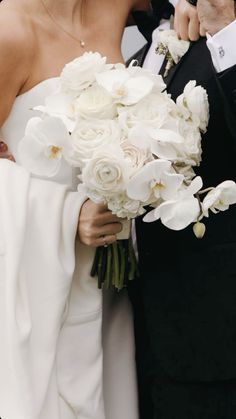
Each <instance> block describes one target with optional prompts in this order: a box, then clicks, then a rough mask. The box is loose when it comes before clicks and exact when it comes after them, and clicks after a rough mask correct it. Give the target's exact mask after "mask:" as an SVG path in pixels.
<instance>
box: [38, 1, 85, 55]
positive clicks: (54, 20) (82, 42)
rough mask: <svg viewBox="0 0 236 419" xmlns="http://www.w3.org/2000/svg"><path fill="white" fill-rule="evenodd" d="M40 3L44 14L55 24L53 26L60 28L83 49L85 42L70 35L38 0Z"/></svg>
mask: <svg viewBox="0 0 236 419" xmlns="http://www.w3.org/2000/svg"><path fill="white" fill-rule="evenodd" d="M40 1H41V3H42V6H43V7H44V9H45V11H46V13H47V14H48V16H49V17H50V19H51V20H52V21H53V22H54V23H55V25H57V27H58V28H60V29H61V30H62V31H63V32H64V33H65V34H66V35H68V36H69V37H70V38H72V39H73V40H74V41H76V42H77V43H78V44H80V46H81V47H82V48H84V47H85V41H84V40H83V39H79V38H77V37H76V36H74V35H73V34H72V33H70V32H69V31H67V30H66V29H65V28H64V27H63V26H62V25H61V24H60V23H59V22H58V21H57V20H56V19H55V17H54V16H53V14H52V13H51V12H50V10H49V9H48V7H47V6H46V4H45V3H44V0H40ZM82 9H83V2H82V5H81V12H82V11H83V10H82ZM82 17H83V15H82V13H81V20H82Z"/></svg>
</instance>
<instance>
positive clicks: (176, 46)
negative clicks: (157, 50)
mask: <svg viewBox="0 0 236 419" xmlns="http://www.w3.org/2000/svg"><path fill="white" fill-rule="evenodd" d="M157 42H158V44H163V45H164V46H165V47H167V48H168V51H169V53H170V55H171V57H172V59H173V61H174V63H175V64H177V63H178V62H179V60H180V59H181V58H182V57H183V56H184V55H185V54H186V52H187V51H188V49H189V47H190V42H189V41H184V40H181V39H179V38H178V36H177V34H176V32H175V31H174V30H173V29H168V30H164V31H159V32H158V38H157Z"/></svg>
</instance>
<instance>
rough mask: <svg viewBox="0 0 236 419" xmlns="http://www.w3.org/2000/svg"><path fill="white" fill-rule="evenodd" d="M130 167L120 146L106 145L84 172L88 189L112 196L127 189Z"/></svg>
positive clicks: (83, 177) (83, 178)
mask: <svg viewBox="0 0 236 419" xmlns="http://www.w3.org/2000/svg"><path fill="white" fill-rule="evenodd" d="M129 173H130V167H129V165H128V163H127V162H126V160H125V159H124V155H123V153H122V150H121V149H120V148H119V147H106V148H103V149H100V150H99V151H98V152H96V153H95V154H94V156H93V158H92V159H91V160H90V161H89V162H88V163H87V165H86V166H85V168H84V170H83V172H82V181H83V183H84V184H85V186H86V187H87V188H88V189H91V190H95V191H96V192H97V194H99V193H100V194H101V196H103V197H106V196H109V195H110V196H111V195H113V194H116V193H117V192H122V191H124V190H125V187H126V183H127V179H128V178H129Z"/></svg>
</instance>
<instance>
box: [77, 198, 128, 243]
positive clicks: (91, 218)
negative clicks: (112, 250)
mask: <svg viewBox="0 0 236 419" xmlns="http://www.w3.org/2000/svg"><path fill="white" fill-rule="evenodd" d="M121 230H122V225H121V223H120V220H119V218H118V217H117V216H116V215H114V214H112V213H111V211H109V210H108V209H107V206H105V205H103V204H95V203H94V202H92V201H91V200H90V199H88V200H87V201H86V202H85V203H84V204H83V206H82V208H81V212H80V217H79V223H78V236H79V239H80V241H81V242H82V243H83V244H86V245H87V246H92V247H98V246H104V244H112V243H114V242H115V241H116V234H118V233H120V232H121Z"/></svg>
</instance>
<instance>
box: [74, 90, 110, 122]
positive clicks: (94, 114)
mask: <svg viewBox="0 0 236 419" xmlns="http://www.w3.org/2000/svg"><path fill="white" fill-rule="evenodd" d="M73 106H74V113H75V115H76V116H77V117H79V118H85V119H91V118H93V119H96V118H97V119H114V118H115V117H116V115H117V108H116V106H115V104H114V101H113V99H112V97H111V96H110V95H109V94H108V93H107V91H106V90H105V89H103V88H102V87H100V86H96V85H94V86H92V87H89V88H88V89H86V90H85V91H84V92H83V93H81V95H80V96H79V97H78V98H77V99H76V100H75V101H74V103H73Z"/></svg>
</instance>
